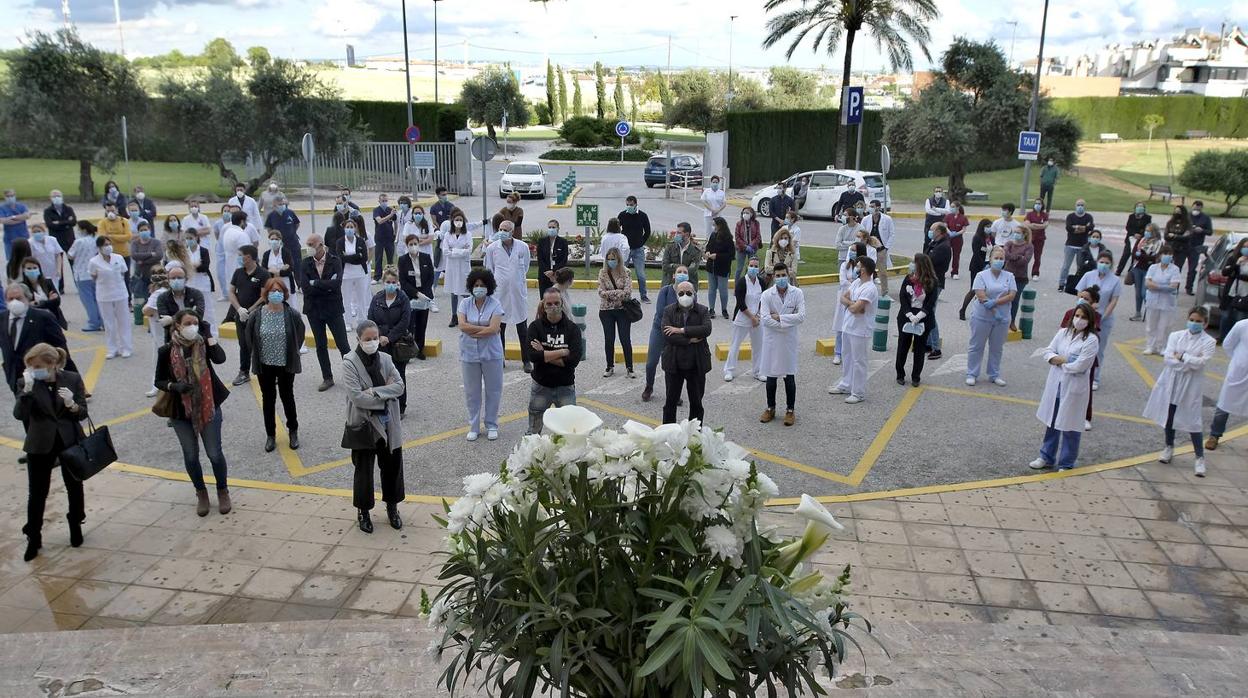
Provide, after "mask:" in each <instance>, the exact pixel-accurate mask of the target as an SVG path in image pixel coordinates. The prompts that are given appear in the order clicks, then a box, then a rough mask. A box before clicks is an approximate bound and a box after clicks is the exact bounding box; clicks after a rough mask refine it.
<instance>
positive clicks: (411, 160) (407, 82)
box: [403, 0, 437, 198]
mask: <svg viewBox="0 0 1248 698" xmlns="http://www.w3.org/2000/svg"><path fill="white" fill-rule="evenodd" d="M434 7H435V8H436V7H437V5H434ZM435 74H436V73H435ZM403 85H404V86H405V87H406V88H407V125H408V126H412V125H413V124H412V59H411V58H410V57H409V56H408V54H407V0H403ZM406 137H407V134H404V138H406ZM407 150H408V158H407V174H408V177H409V178H410V181H411V184H412V195H413V198H415V194H416V178H415V177H412V166H413V165H415V164H416V144H415V143H411V144H410V145H408V146H407Z"/></svg>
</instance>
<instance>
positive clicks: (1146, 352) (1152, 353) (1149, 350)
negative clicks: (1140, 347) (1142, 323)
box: [1144, 347, 1157, 356]
mask: <svg viewBox="0 0 1248 698" xmlns="http://www.w3.org/2000/svg"><path fill="white" fill-rule="evenodd" d="M1156 355H1157V352H1155V351H1153V348H1152V347H1149V348H1147V349H1145V350H1144V356H1156Z"/></svg>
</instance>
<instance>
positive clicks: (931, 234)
mask: <svg viewBox="0 0 1248 698" xmlns="http://www.w3.org/2000/svg"><path fill="white" fill-rule="evenodd" d="M934 237H936V233H934V232H932V231H930V230H929V231H927V239H928V240H931V239H932V238H934Z"/></svg>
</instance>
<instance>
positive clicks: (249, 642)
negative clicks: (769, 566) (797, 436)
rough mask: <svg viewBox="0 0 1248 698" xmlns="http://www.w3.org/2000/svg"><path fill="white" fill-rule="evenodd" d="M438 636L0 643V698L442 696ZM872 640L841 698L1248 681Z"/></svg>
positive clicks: (368, 623) (362, 625)
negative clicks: (79, 697) (435, 652)
mask: <svg viewBox="0 0 1248 698" xmlns="http://www.w3.org/2000/svg"><path fill="white" fill-rule="evenodd" d="M433 637H434V633H433V631H432V630H429V629H428V628H427V627H426V625H425V623H424V621H422V620H420V619H400V620H331V621H309V622H288V623H257V624H242V625H211V626H184V627H157V626H148V627H142V628H126V629H117V630H81V631H65V632H58V633H37V634H25V635H5V636H0V695H4V696H46V695H76V694H86V695H118V694H141V695H161V696H191V695H194V696H226V695H266V696H291V695H317V696H360V695H408V696H445V695H447V693H446V691H445V690H440V689H439V688H438V687H437V685H436V684H437V679H438V676H439V675H440V674H441V667H440V666H438V665H437V664H436V663H435V661H434V660H433V659H432V658H431V657H430V656H429V655H428V654H427V653H426V647H427V646H428V645H429V642H430V640H432V639H433ZM876 637H877V638H878V639H879V640H880V641H881V642H882V643H883V644H884V646H885V647H887V648H888V651H889V653H890V655H891V656H888V657H886V656H885V655H884V654H883V652H881V651H880V649H879V648H878V647H876V646H875V645H874V643H872V642H871V641H870V640H865V641H864V645H863V647H864V650H865V662H864V657H863V656H860V655H858V654H857V653H854V654H853V655H851V657H850V658H849V660H848V662H847V664H846V665H845V666H844V667H843V672H842V675H841V676H840V677H838V679H837V680H836V681H828V682H827V687H828V688H829V689H832V688H836V689H840V690H837V691H836V693H835V695H858V694H866V693H870V694H872V695H875V694H879V695H884V696H920V695H922V696H937V695H940V696H944V695H960V696H961V695H976V696H1004V695H1011V696H1021V695H1080V696H1085V695H1086V696H1091V695H1124V696H1126V695H1129V696H1177V695H1202V696H1210V695H1242V694H1243V686H1244V685H1245V684H1244V681H1245V679H1246V678H1248V661H1246V660H1248V638H1244V637H1241V636H1235V635H1205V634H1198V633H1184V632H1172V631H1163V630H1143V629H1111V628H1099V627H1092V626H1040V625H1034V626H1033V625H1019V624H1016V623H995V624H994V623H905V622H899V623H888V624H886V625H884V626H881V627H877V629H876ZM851 651H852V650H851ZM473 688H474V686H470V687H468V688H466V689H465V690H463V691H457V692H456V695H462V696H477V695H483V694H480V693H477V692H475V691H474V690H473ZM855 689H856V690H855ZM760 695H766V693H765V692H763V693H760Z"/></svg>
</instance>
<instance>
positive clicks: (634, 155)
mask: <svg viewBox="0 0 1248 698" xmlns="http://www.w3.org/2000/svg"><path fill="white" fill-rule="evenodd" d="M650 153H651V151H649V150H642V149H641V148H628V149H626V150H625V151H624V160H625V161H626V162H645V161H646V160H649V159H650ZM538 157H540V158H541V159H543V160H592V161H596V162H619V161H620V149H619V148H556V149H554V150H547V151H546V152H544V153H542V154H541V155H539V156H538Z"/></svg>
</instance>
